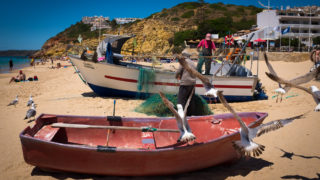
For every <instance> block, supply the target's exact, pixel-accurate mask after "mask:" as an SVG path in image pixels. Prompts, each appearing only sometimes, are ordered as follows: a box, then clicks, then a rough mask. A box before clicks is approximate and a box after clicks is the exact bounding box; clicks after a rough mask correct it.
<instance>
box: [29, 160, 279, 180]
mask: <svg viewBox="0 0 320 180" xmlns="http://www.w3.org/2000/svg"><path fill="white" fill-rule="evenodd" d="M271 165H273V163H272V162H269V161H265V160H263V159H257V158H249V159H241V160H239V161H238V162H236V163H233V164H224V165H219V166H214V167H210V168H206V169H202V170H198V171H194V172H188V173H182V174H177V175H170V176H151V177H150V176H148V177H120V176H99V175H89V174H78V173H69V172H48V171H42V170H41V169H40V168H38V167H35V168H33V170H32V172H31V176H51V177H53V178H56V179H67V178H73V179H85V178H90V179H96V180H100V179H111V180H118V179H145V180H151V179H152V180H153V179H161V180H162V179H190V180H191V179H212V178H214V179H218V180H219V179H226V178H227V177H230V176H237V175H241V176H246V175H247V174H249V173H250V172H251V171H258V170H260V169H263V168H264V167H267V166H271Z"/></svg>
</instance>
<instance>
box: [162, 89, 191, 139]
mask: <svg viewBox="0 0 320 180" xmlns="http://www.w3.org/2000/svg"><path fill="white" fill-rule="evenodd" d="M193 92H194V88H193V90H192V92H191V94H190V96H189V98H188V100H187V103H186V105H185V107H184V110H183V107H182V105H181V104H177V109H178V111H177V110H175V109H174V106H173V104H172V102H170V101H169V100H168V99H167V98H166V96H165V95H164V94H163V93H162V92H159V94H160V97H161V99H162V101H163V103H164V104H165V105H166V106H167V107H168V108H169V109H170V111H171V112H172V113H173V115H174V117H175V118H176V120H177V124H178V128H179V130H180V138H179V140H178V142H179V141H181V142H189V141H193V140H195V139H196V136H195V135H194V134H193V133H192V132H191V128H190V126H189V124H188V120H187V109H188V106H189V104H190V100H191V98H192V95H193Z"/></svg>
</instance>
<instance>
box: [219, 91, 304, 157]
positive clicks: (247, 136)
mask: <svg viewBox="0 0 320 180" xmlns="http://www.w3.org/2000/svg"><path fill="white" fill-rule="evenodd" d="M218 97H219V99H220V102H222V104H223V105H224V106H225V107H226V108H227V109H228V110H229V111H230V112H231V113H232V114H233V116H234V117H235V118H236V119H237V120H238V122H239V124H240V130H239V131H240V141H235V142H233V147H234V148H235V149H236V150H237V151H238V152H240V154H241V155H246V156H250V155H251V154H252V155H253V156H254V157H256V156H259V155H260V154H262V151H264V149H265V146H264V145H261V144H258V143H255V142H253V140H252V139H254V138H255V137H259V136H261V135H263V134H265V133H268V132H270V131H274V130H277V129H279V128H281V127H283V126H285V125H287V124H289V123H291V122H292V121H293V120H295V119H300V118H301V117H303V116H304V115H299V116H295V117H291V118H287V119H280V120H275V121H271V122H268V123H266V124H261V125H259V126H258V127H255V128H249V127H248V126H247V125H246V124H245V123H244V122H243V121H242V119H241V117H240V116H239V115H238V114H237V113H236V112H235V111H234V110H233V108H232V107H231V106H230V105H229V104H228V102H227V101H226V99H225V98H224V96H223V93H222V91H218Z"/></svg>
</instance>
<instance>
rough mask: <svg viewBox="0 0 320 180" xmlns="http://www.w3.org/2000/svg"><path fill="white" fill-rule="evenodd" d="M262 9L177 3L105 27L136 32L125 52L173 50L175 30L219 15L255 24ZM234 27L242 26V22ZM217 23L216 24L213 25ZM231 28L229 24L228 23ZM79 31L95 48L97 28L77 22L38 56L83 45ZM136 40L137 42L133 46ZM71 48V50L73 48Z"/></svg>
mask: <svg viewBox="0 0 320 180" xmlns="http://www.w3.org/2000/svg"><path fill="white" fill-rule="evenodd" d="M260 11H261V9H259V8H256V7H254V6H249V7H246V6H236V5H225V4H222V3H216V4H208V3H198V2H187V3H182V4H178V5H177V6H174V7H172V8H170V9H163V10H162V11H161V12H158V13H154V14H152V15H150V16H149V17H147V18H145V19H143V20H141V21H137V22H134V23H129V24H125V25H122V26H119V25H117V26H114V27H113V28H112V29H110V30H103V31H102V34H103V33H108V34H118V33H119V32H120V34H135V35H136V37H135V41H136V43H133V41H134V39H133V38H132V39H130V40H128V41H127V42H126V43H125V44H124V46H123V48H122V50H123V53H125V54H131V53H132V51H133V50H134V52H135V54H167V53H169V54H171V53H172V50H173V48H174V42H173V41H174V34H175V33H177V32H181V31H185V30H195V31H196V30H197V29H198V26H199V24H201V23H203V24H204V23H206V22H208V23H210V22H214V21H209V20H214V19H217V18H223V17H228V18H229V19H231V23H233V22H234V23H237V22H246V23H247V24H249V26H251V25H252V24H255V21H256V20H255V18H256V13H257V12H260ZM240 25H241V23H239V27H236V28H234V29H233V31H235V30H240V29H241V28H242V27H243V26H242V27H241V26H240ZM213 26H214V25H213ZM226 28H228V27H226ZM79 34H81V35H82V37H83V39H84V40H83V42H82V46H89V47H91V48H94V47H96V46H97V44H98V31H93V32H90V26H89V25H85V24H83V23H80V22H79V23H77V24H75V25H72V26H71V27H69V28H67V29H66V30H65V31H63V32H61V33H59V34H58V35H57V36H55V37H52V38H50V39H49V40H47V42H46V43H45V44H44V45H43V47H42V51H40V52H38V53H37V56H61V55H64V54H66V49H67V47H68V44H71V45H80V44H79V42H77V37H78V36H79ZM134 44H136V45H135V46H134ZM71 50H72V48H71V49H69V51H71Z"/></svg>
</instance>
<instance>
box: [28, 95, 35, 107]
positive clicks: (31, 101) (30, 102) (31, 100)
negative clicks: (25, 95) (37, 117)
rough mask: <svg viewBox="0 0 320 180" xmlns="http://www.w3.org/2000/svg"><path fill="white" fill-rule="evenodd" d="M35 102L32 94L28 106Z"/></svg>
mask: <svg viewBox="0 0 320 180" xmlns="http://www.w3.org/2000/svg"><path fill="white" fill-rule="evenodd" d="M32 103H34V102H33V99H32V95H31V94H30V97H29V101H28V103H27V106H31V105H32Z"/></svg>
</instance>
